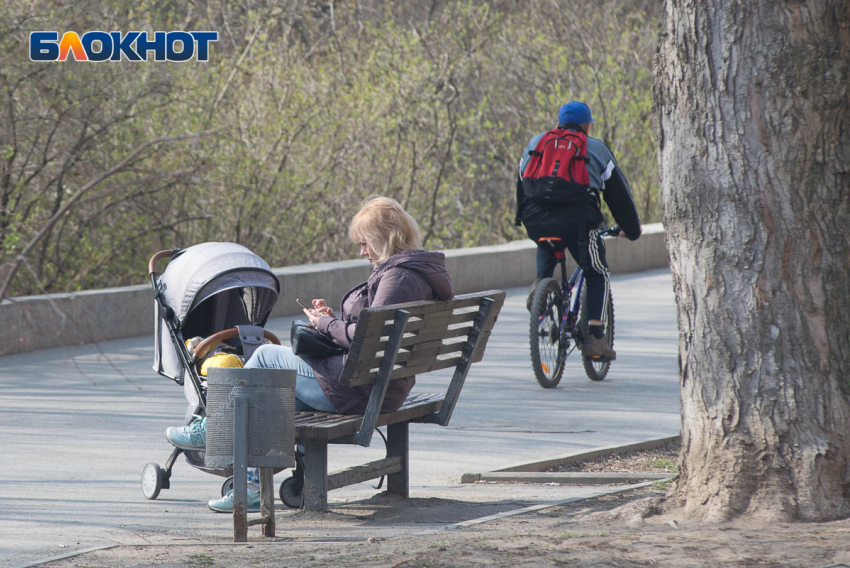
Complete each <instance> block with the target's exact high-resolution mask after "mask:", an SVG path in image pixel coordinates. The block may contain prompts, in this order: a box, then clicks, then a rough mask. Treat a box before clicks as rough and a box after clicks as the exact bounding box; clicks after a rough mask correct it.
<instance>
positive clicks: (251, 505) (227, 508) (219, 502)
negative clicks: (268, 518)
mask: <svg viewBox="0 0 850 568" xmlns="http://www.w3.org/2000/svg"><path fill="white" fill-rule="evenodd" d="M208 505H209V506H210V509H212V510H213V511H215V512H216V513H232V512H233V490H232V489H231V490H230V491H228V492H227V495H225V496H224V497H222V498H221V499H212V500H211V501H210V502H209V503H208ZM248 512H249V513H259V512H260V492H259V491H252V490H251V489H248Z"/></svg>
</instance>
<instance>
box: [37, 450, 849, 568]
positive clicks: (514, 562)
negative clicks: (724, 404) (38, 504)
mask: <svg viewBox="0 0 850 568" xmlns="http://www.w3.org/2000/svg"><path fill="white" fill-rule="evenodd" d="M676 451H677V450H676V448H665V449H662V450H658V451H655V452H642V453H640V454H631V455H624V456H611V457H609V458H606V459H600V460H595V463H589V464H584V465H580V466H570V469H569V470H570V471H659V470H662V471H665V470H666V471H670V468H671V467H672V468H675V462H676ZM574 468H577V469H574ZM505 489H506V491H509V490H510V488H509V487H506V488H505ZM666 490H667V486H666V485H665V484H663V483H662V484H655V485H651V486H648V487H644V488H641V489H636V490H632V491H628V492H623V493H616V494H612V495H608V496H604V497H599V498H595V499H587V500H582V501H576V502H573V503H569V504H567V505H561V506H557V507H553V508H548V509H542V510H538V511H534V512H526V513H523V514H520V515H515V516H508V517H504V518H500V519H497V520H491V521H487V522H484V523H480V524H475V525H472V526H461V527H459V526H455V527H454V528H450V529H443V530H423V531H421V532H420V533H419V534H414V535H407V536H402V537H397V538H374V537H373V538H367V537H362V538H361V537H357V538H355V539H351V538H349V539H346V538H345V536H344V535H345V533H346V531H345V527H346V526H349V527H353V526H355V525H356V526H358V527H360V528H362V526H363V524H364V523H365V524H370V523H371V524H373V526H375V527H377V526H380V525H383V526H386V525H387V523H392V516H393V515H394V512H397V511H398V507H405V508H410V507H412V508H414V509H417V510H418V511H420V512H421V514H422V515H423V516H427V515H429V514H440V515H446V514H447V511H455V513H456V514H457V515H458V518H461V517H463V508H464V503H460V502H456V503H447V502H442V503H439V502H438V501H441V500H427V499H426V500H417V499H411V500H409V501H405V502H402V501H400V500H397V499H395V498H393V497H388V496H376V497H375V498H373V499H369V500H367V501H366V502H362V503H359V504H356V503H355V504H352V505H351V506H347V507H344V508H340V509H338V510H336V511H334V512H331V513H328V514H326V515H320V514H311V513H304V512H295V513H291V517H288V518H287V523H295V524H298V525H301V526H309V527H311V528H313V529H323V528H324V529H327V530H326V531H325V532H324V533H323V534H325V535H327V536H326V537H325V538H311V539H309V540H298V539H292V538H290V539H288V540H287V539H280V538H278V539H276V540H277V542H268V543H266V542H260V537H257V536H256V535H257V532H250V533H249V538H250V539H251V540H252V541H254V542H251V543H248V544H245V545H220V546H218V545H212V546H210V545H205V546H179V547H178V546H145V547H133V546H123V547H119V548H115V549H110V550H104V551H99V552H93V553H88V554H84V555H81V556H77V557H72V558H68V559H65V560H62V561H58V562H52V563H49V564H46V565H44V566H48V567H51V568H59V567H62V568H68V567H77V568H83V567H85V568H116V567H123V568H138V567H146V566H156V567H202V566H206V567H220V568H231V567H232V568H236V567H243V566H252V567H282V566H287V567H289V566H293V567H294V566H298V567H301V566H304V567H308V566H309V567H330V566H333V567H337V566H340V567H349V566H351V567H355V566H356V567H369V568H371V567H375V568H377V567H381V568H423V567H457V568H483V567H491V566H493V567H495V566H504V567H528V568H531V567H535V568H537V567H548V566H552V567H581V568H585V567H587V568H589V567H614V568H631V567H637V566H668V567H675V568H688V567H696V566H699V567H703V566H705V567H720V566H723V567H727V566H728V567H738V566H741V567H748V566H758V567H765V566H767V567H789V568H791V567H793V568H803V567H805V568H810V567H811V568H828V567H829V568H838V567H842V566H846V567H848V568H850V519H848V520H843V521H836V522H831V523H782V524H760V523H757V522H753V521H752V520H747V521H746V522H738V523H727V524H721V525H705V524H701V523H696V522H688V521H684V520H681V519H676V518H674V517H672V516H669V515H652V514H648V513H651V512H654V511H655V510H656V509H655V508H654V504H655V503H657V501H658V499H660V498H662V497H663V496H664V494H665V493H666ZM437 511H439V513H437ZM449 516H451V513H449ZM470 518H471V517H470ZM279 524H280V521H279ZM290 526H292V525H290ZM251 530H252V531H258V530H259V529H258V528H256V527H254V528H252V529H251ZM319 534H322V533H321V531H320V533H319ZM361 534H362V533H361ZM269 540H272V539H269Z"/></svg>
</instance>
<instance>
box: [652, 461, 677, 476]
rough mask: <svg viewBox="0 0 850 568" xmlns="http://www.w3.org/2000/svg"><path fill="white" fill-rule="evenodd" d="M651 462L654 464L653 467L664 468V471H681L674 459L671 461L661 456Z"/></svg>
mask: <svg viewBox="0 0 850 568" xmlns="http://www.w3.org/2000/svg"><path fill="white" fill-rule="evenodd" d="M649 463H650V464H652V467H655V468H658V469H663V470H664V471H670V472H674V473H678V472H679V466H678V465H677V464H676V462H673V461H670V460H666V459H663V458H659V459H654V460H652V461H651V462H649Z"/></svg>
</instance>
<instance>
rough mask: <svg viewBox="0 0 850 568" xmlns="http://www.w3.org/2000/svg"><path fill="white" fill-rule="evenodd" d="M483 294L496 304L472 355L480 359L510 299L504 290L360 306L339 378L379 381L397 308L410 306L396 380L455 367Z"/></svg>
mask: <svg viewBox="0 0 850 568" xmlns="http://www.w3.org/2000/svg"><path fill="white" fill-rule="evenodd" d="M483 298H491V299H492V300H493V301H494V306H493V307H494V309H493V310H491V311H490V313H489V314H488V317H487V318H486V321H485V322H484V325H483V328H482V334H483V335H482V341H481V342H480V343H479V345H478V348H477V349H476V350H475V352H474V353H473V354H472V360H473V361H478V360H480V359H481V357H482V356H483V352H484V348H485V346H486V344H487V339H489V336H490V331H491V330H492V329H493V326H494V325H495V322H496V317H497V315H498V313H499V310H500V308H501V306H502V304H503V303H504V300H505V293H504V292H503V291H501V290H489V291H486V292H477V293H475V294H464V295H462V296H456V297H455V298H453V299H452V300H447V301H430V302H411V303H407V304H395V305H392V306H381V307H379V308H367V309H365V310H363V311H361V313H360V319H359V320H358V323H357V328H356V331H355V334H354V340H353V342H352V345H351V349H350V350H349V354H348V358H347V359H346V362H345V367H344V368H343V372H342V375H341V376H340V379H339V381H340V383H341V384H343V385H348V386H356V385H365V384H371V383H373V382H374V381H375V378H376V376H377V370H378V367H379V366H380V364H381V359H382V357H383V355H384V348H385V346H386V344H387V337H388V334H389V330H390V329H391V328H392V321H393V318H394V317H395V313H396V310H398V309H404V310H407V311H409V312H410V318H409V319H408V322H407V325H406V326H405V334H404V337H403V338H402V340H401V350H400V351H399V353H398V355H397V356H396V361H395V366H394V368H393V371H392V373H391V375H390V379H391V380H392V379H399V378H402V377H409V376H412V375H415V374H420V373H426V372H429V371H434V370H438V369H445V368H448V367H454V366H456V365H457V364H458V362H459V361H460V351H461V350H462V349H463V346H464V344H465V339H466V337H467V336H468V335H469V333H470V331H471V330H472V320H473V319H474V318H475V316H476V315H477V313H478V307H479V305H480V304H481V302H482V300H483ZM379 322H380V323H379Z"/></svg>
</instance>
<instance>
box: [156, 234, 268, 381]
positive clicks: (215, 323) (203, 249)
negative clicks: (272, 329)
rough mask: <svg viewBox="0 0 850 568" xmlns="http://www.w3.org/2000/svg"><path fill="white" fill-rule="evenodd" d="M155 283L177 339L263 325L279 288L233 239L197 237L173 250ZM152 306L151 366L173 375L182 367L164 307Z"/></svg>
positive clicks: (263, 263)
mask: <svg viewBox="0 0 850 568" xmlns="http://www.w3.org/2000/svg"><path fill="white" fill-rule="evenodd" d="M157 287H158V289H159V291H160V294H161V296H160V301H161V302H162V306H163V307H165V308H168V309H170V310H171V312H172V313H173V320H172V321H173V324H174V328H175V330H176V332H177V335H178V339H179V340H180V341H181V342H182V341H184V340H185V339H189V338H190V337H193V336H195V335H199V336H204V337H206V336H208V335H211V334H213V333H216V332H218V331H221V330H223V329H229V328H231V327H235V326H237V325H256V326H264V325H265V324H266V320H267V319H268V317H269V314H270V313H271V311H272V308H273V307H274V305H275V303H276V302H277V298H278V295H279V294H280V282H278V279H277V277H276V276H275V275H274V274H273V273H272V271H271V268H269V265H268V264H267V263H266V261H265V260H263V259H262V258H260V257H259V256H257V255H256V254H254V253H253V252H251V251H250V250H248V249H247V248H245V247H243V246H242V245H238V244H236V243H202V244H199V245H195V246H191V247H189V248H187V249H184V250H182V251H180V252H178V253H176V254H175V255H174V256H172V257H171V260H170V261H169V263H168V266H167V267H166V269H165V272H163V273H162V275H161V276H159V277H158V278H157ZM201 306H202V307H201ZM155 307H156V329H155V332H156V353H155V360H154V369H155V370H156V371H157V372H159V373H161V374H164V375H166V376H168V377H170V378H173V379H176V378H177V377H179V376H182V374H183V371H184V369H182V366H181V364H180V361H179V358H178V355H177V352H176V351H175V347H174V344H173V342H172V340H171V338H170V336H169V332H168V330H167V328H166V327H165V321H164V318H165V317H166V313H163V310H162V309H161V308H160V302H156V303H155ZM199 308H200V309H199Z"/></svg>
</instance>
